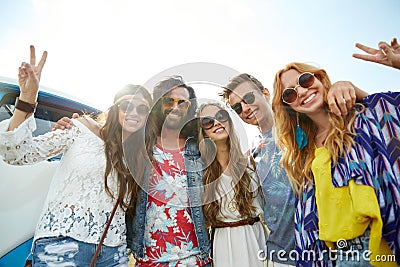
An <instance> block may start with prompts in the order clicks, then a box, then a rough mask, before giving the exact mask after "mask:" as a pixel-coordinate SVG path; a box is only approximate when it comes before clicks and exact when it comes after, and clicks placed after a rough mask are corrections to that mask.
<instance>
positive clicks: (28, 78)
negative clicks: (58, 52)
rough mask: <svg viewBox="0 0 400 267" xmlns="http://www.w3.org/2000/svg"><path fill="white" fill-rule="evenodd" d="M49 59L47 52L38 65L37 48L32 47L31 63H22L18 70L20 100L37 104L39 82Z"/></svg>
mask: <svg viewBox="0 0 400 267" xmlns="http://www.w3.org/2000/svg"><path fill="white" fill-rule="evenodd" d="M46 59H47V51H44V52H43V55H42V58H41V59H40V61H39V63H38V64H37V65H36V55H35V47H34V46H33V45H31V46H30V63H26V62H22V64H21V67H19V70H18V83H19V87H20V91H21V92H20V99H21V100H24V101H27V102H31V103H33V102H36V97H37V92H38V90H39V81H40V76H41V74H42V69H43V66H44V64H45V62H46Z"/></svg>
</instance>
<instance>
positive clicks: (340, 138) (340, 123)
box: [272, 62, 356, 194]
mask: <svg viewBox="0 0 400 267" xmlns="http://www.w3.org/2000/svg"><path fill="white" fill-rule="evenodd" d="M290 69H294V70H297V71H298V72H299V73H303V72H310V73H313V74H314V76H315V78H317V79H318V80H319V81H320V82H321V83H322V85H323V86H324V87H325V89H326V90H325V91H324V92H323V99H324V104H325V107H324V108H325V109H326V110H328V104H327V103H328V101H327V94H328V92H329V90H330V88H331V86H332V83H331V81H330V79H329V77H328V74H327V73H326V71H325V70H323V69H320V68H316V67H314V66H312V65H308V64H305V63H298V62H293V63H290V64H288V65H286V66H285V67H284V68H283V69H281V70H279V71H278V72H277V73H276V75H275V80H274V97H273V100H272V109H273V111H274V114H275V126H276V132H277V134H276V136H277V142H278V145H279V147H280V148H281V150H282V163H283V166H284V167H285V169H286V172H287V174H288V176H289V178H290V180H291V182H292V186H293V188H294V190H295V191H296V192H297V193H298V194H300V193H301V192H302V190H303V188H304V185H305V183H306V182H311V183H312V182H313V174H312V171H311V163H312V161H313V160H314V150H315V146H316V143H315V140H314V139H315V136H316V132H317V126H316V125H315V123H314V122H313V121H312V120H311V119H310V118H309V117H308V116H306V115H305V114H301V113H299V121H300V125H301V128H302V129H303V130H304V132H305V133H306V135H307V138H308V140H309V142H308V144H307V145H306V146H305V147H304V148H303V149H299V148H298V147H297V144H296V140H295V134H294V133H295V128H296V125H297V119H296V116H297V113H296V111H294V110H293V109H292V108H291V107H290V106H289V105H288V104H286V103H284V102H283V101H282V98H281V96H282V92H283V90H284V89H285V88H284V87H283V85H282V83H281V75H282V73H284V72H286V71H288V70H290ZM327 113H328V118H329V121H328V122H329V125H330V130H329V132H328V135H327V137H326V139H325V142H324V146H325V147H326V148H327V149H328V151H329V154H330V156H331V159H332V163H333V164H336V163H337V162H338V160H339V158H340V157H341V156H342V155H343V154H344V153H345V151H346V149H350V147H351V146H352V145H353V144H354V140H353V138H354V136H355V131H354V125H353V122H354V119H355V116H356V112H355V110H354V109H352V110H350V111H349V113H348V115H346V116H343V117H342V116H336V115H334V114H333V113H330V112H328V111H327Z"/></svg>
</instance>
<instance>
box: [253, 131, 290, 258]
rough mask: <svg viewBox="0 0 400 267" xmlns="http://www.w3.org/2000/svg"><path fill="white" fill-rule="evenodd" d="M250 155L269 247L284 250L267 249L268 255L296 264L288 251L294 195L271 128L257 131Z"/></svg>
mask: <svg viewBox="0 0 400 267" xmlns="http://www.w3.org/2000/svg"><path fill="white" fill-rule="evenodd" d="M254 143H256V144H257V145H256V146H255V147H254V148H253V150H252V151H251V152H252V155H253V157H254V160H255V162H256V165H257V173H258V176H259V177H260V182H261V188H262V191H263V194H264V220H265V222H266V224H267V226H268V229H269V235H268V239H267V244H266V245H267V249H268V251H273V250H274V251H281V252H282V251H285V254H282V253H280V256H279V257H278V255H277V253H272V254H271V255H270V253H269V252H268V253H267V255H266V256H267V258H268V259H269V260H272V261H274V262H279V263H283V264H292V265H294V264H295V261H294V260H293V259H290V257H289V253H290V252H291V251H293V250H294V248H295V241H294V212H295V200H296V196H295V193H294V191H293V189H292V186H291V184H290V181H289V178H288V177H287V175H286V172H285V169H284V168H283V166H282V164H280V159H281V156H282V152H281V151H280V150H279V148H278V147H277V145H276V142H275V139H274V137H273V135H272V129H270V130H268V131H267V132H265V133H263V134H260V135H259V136H258V137H257V139H256V140H255V142H254Z"/></svg>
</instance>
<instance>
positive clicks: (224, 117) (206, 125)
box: [200, 109, 229, 130]
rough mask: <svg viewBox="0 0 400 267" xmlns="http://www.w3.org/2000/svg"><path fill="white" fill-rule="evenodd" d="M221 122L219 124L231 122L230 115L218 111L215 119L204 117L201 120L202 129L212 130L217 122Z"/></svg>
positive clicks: (226, 112)
mask: <svg viewBox="0 0 400 267" xmlns="http://www.w3.org/2000/svg"><path fill="white" fill-rule="evenodd" d="M216 120H217V121H219V122H226V121H228V120H229V113H228V111H226V110H223V109H221V110H219V111H217V113H215V117H209V116H207V117H204V118H201V120H200V127H201V128H203V129H204V130H210V129H211V128H212V127H213V126H214V124H215V121H216Z"/></svg>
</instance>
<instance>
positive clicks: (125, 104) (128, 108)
mask: <svg viewBox="0 0 400 267" xmlns="http://www.w3.org/2000/svg"><path fill="white" fill-rule="evenodd" d="M117 106H118V108H119V110H121V111H122V112H124V113H131V112H132V111H133V110H134V109H136V113H137V114H139V115H147V114H148V113H149V111H150V108H149V107H148V106H147V105H145V104H140V105H138V106H134V105H133V104H132V103H131V102H130V101H122V102H120V103H118V105H117Z"/></svg>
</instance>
